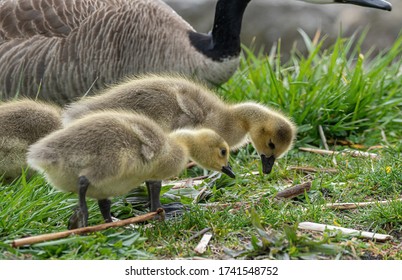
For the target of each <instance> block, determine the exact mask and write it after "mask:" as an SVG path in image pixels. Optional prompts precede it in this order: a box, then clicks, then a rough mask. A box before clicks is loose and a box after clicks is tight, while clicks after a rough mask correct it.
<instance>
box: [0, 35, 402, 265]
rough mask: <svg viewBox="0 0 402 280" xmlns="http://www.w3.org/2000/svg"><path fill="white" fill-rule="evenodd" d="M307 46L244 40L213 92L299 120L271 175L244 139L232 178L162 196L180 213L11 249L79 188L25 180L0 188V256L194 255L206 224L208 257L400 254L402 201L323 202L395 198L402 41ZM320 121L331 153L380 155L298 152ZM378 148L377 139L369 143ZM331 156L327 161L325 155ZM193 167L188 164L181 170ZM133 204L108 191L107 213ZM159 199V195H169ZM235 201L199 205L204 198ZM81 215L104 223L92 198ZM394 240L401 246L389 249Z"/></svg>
mask: <svg viewBox="0 0 402 280" xmlns="http://www.w3.org/2000/svg"><path fill="white" fill-rule="evenodd" d="M301 34H302V36H303V38H304V40H305V43H306V45H307V46H308V49H309V51H310V52H309V54H308V55H307V56H303V55H301V54H300V53H298V52H297V50H295V51H294V52H293V53H292V56H291V59H290V60H289V61H286V62H283V61H281V59H280V47H279V48H278V49H277V50H273V52H272V54H273V55H271V56H269V57H264V56H262V55H254V54H253V52H252V51H250V50H248V49H247V48H245V49H244V53H245V57H243V58H242V60H241V67H240V69H239V71H238V72H237V73H236V74H235V75H234V77H233V78H232V79H231V80H230V81H229V82H228V83H226V84H225V85H223V86H222V87H221V88H220V89H219V90H218V93H219V94H220V95H222V96H223V97H224V98H225V99H227V100H230V101H233V102H237V101H243V100H250V99H252V100H257V101H259V102H261V103H264V104H269V105H271V106H272V107H275V108H278V109H281V110H283V111H284V112H285V113H287V114H288V115H289V116H290V117H291V118H292V119H293V120H294V121H295V123H296V124H297V125H298V127H299V131H298V138H297V142H296V144H295V148H294V149H292V150H291V151H290V152H289V153H288V154H287V155H286V156H284V157H283V158H282V159H280V160H278V163H277V164H276V165H275V167H274V170H273V172H272V173H271V174H269V175H265V176H263V175H252V174H251V172H252V171H260V174H261V167H260V162H259V157H258V155H257V154H256V152H255V151H254V149H253V148H252V147H251V146H247V147H244V148H243V149H241V150H239V151H238V152H236V153H234V154H233V155H232V159H231V161H232V166H233V169H234V171H235V172H236V174H237V175H238V176H237V177H236V179H234V180H233V179H230V178H228V177H224V176H222V177H221V178H220V179H218V180H217V181H216V182H215V183H214V184H212V187H210V188H209V189H208V190H207V191H206V192H205V193H203V195H202V196H200V198H199V200H198V201H199V203H197V204H194V203H193V200H194V196H196V195H198V194H199V193H200V190H201V189H202V188H203V186H202V185H201V186H195V187H192V188H188V189H181V190H174V189H171V187H170V186H166V187H164V188H163V193H164V194H165V195H169V197H170V198H171V197H176V198H177V199H180V200H181V201H182V202H183V203H184V204H186V205H187V206H188V208H189V209H188V211H187V212H186V213H184V214H183V216H180V217H178V218H176V219H173V220H167V221H164V222H158V221H153V222H151V223H149V224H147V225H139V226H137V227H136V229H130V228H129V229H127V228H117V229H108V230H106V231H103V232H98V233H93V234H88V235H83V236H71V237H69V238H65V239H60V240H56V241H49V242H44V243H39V244H36V245H32V246H25V247H21V248H18V249H15V248H12V247H11V246H10V242H11V241H12V240H13V239H16V238H21V237H24V236H34V235H39V234H44V233H51V232H57V231H62V230H65V229H66V228H67V221H68V218H69V216H70V215H71V213H72V208H73V207H74V206H75V205H76V203H77V196H76V195H74V194H66V193H61V192H58V191H55V190H54V189H53V188H52V187H51V186H48V185H47V184H46V183H45V181H44V179H43V178H41V177H40V176H35V177H33V178H32V179H30V180H29V181H26V180H25V177H24V176H22V177H21V178H19V179H18V180H16V181H15V182H13V183H11V184H3V185H1V186H0V196H1V200H0V259H172V258H193V257H195V256H198V255H197V254H196V253H195V252H194V248H195V246H196V245H197V243H198V241H199V239H200V238H199V237H198V238H194V239H192V240H190V238H191V236H193V235H194V234H195V233H197V232H199V231H201V230H202V229H204V228H207V227H210V228H211V231H212V233H213V239H212V240H211V242H210V245H209V247H208V250H207V251H206V252H205V253H204V254H203V255H202V257H205V258H214V259H223V258H246V259H262V258H269V259H289V258H290V259H402V250H401V247H400V245H399V244H401V242H402V203H401V202H392V203H389V204H387V205H380V204H377V205H373V206H370V207H365V208H358V209H353V210H332V209H327V208H324V207H322V205H324V204H326V203H332V202H363V201H370V200H372V201H376V200H392V199H397V198H399V197H401V191H402V168H401V166H402V156H401V150H402V141H401V139H402V130H401V129H400V127H401V123H402V113H401V109H402V70H401V67H402V65H401V54H402V37H401V38H399V39H397V40H396V41H395V43H394V45H393V46H392V47H391V49H390V50H387V51H384V53H382V54H379V55H376V56H374V55H372V54H370V53H366V54H361V53H360V52H359V45H360V43H361V41H362V40H363V39H362V38H363V37H359V38H350V39H344V38H339V39H338V40H337V42H336V43H335V44H334V45H333V46H332V47H331V48H329V49H322V43H323V41H318V42H312V41H311V40H310V39H309V38H308V37H307V36H306V35H305V34H304V33H303V32H301ZM320 125H321V126H322V127H323V129H324V132H325V135H326V137H327V139H328V140H330V141H332V142H331V143H333V144H332V145H331V146H330V148H331V149H335V150H340V149H344V148H347V147H343V146H341V144H339V143H344V142H342V140H348V141H349V142H348V143H353V144H359V145H360V146H359V147H362V148H363V150H368V148H369V147H371V146H377V147H376V148H373V149H372V150H370V152H375V153H378V154H379V155H380V158H379V159H369V158H354V157H350V156H334V157H332V156H321V155H316V154H310V153H306V152H301V151H299V149H298V148H299V147H301V146H306V145H308V146H314V147H321V146H322V143H321V140H320V137H319V135H318V127H319V126H320ZM378 146H380V147H378ZM334 159H335V160H336V164H335V163H334ZM290 166H312V167H316V168H335V169H336V170H337V173H335V174H332V173H325V172H318V173H311V174H306V173H301V172H298V171H293V170H289V167H290ZM200 174H202V170H200V169H199V168H193V169H191V170H188V171H186V172H185V173H183V174H182V176H181V177H183V178H185V177H191V176H196V175H200ZM305 181H312V187H311V190H310V191H309V192H307V193H305V195H301V196H298V197H297V198H294V199H290V200H285V201H278V200H276V199H274V196H275V194H276V193H277V192H278V191H279V190H281V189H283V188H284V187H285V186H289V185H295V184H298V183H301V182H305ZM137 196H138V197H139V198H138V204H137V206H136V208H135V209H133V208H132V207H131V206H130V205H129V204H128V203H127V201H126V200H125V198H124V197H117V198H114V199H113V205H112V212H113V214H114V215H115V216H117V217H119V218H127V217H130V216H133V215H139V214H143V213H146V212H147V209H146V207H145V206H144V198H145V192H144V190H143V189H139V190H138V192H137ZM170 198H163V202H165V203H167V202H171V201H172V200H171V199H170ZM236 202H237V203H238V202H241V205H236V206H227V205H226V206H225V205H224V206H220V207H218V206H215V207H205V206H204V205H205V203H218V204H225V203H236ZM88 204H89V212H90V217H89V223H90V224H91V225H95V224H99V223H101V222H102V217H101V215H100V213H99V211H98V209H97V205H96V202H95V201H92V200H89V203H88ZM303 221H310V222H318V223H326V224H331V225H340V226H343V227H350V228H355V229H359V230H366V231H373V232H378V233H385V234H390V235H392V236H393V240H391V241H388V242H384V243H382V242H375V241H368V240H364V239H359V238H356V237H348V236H345V235H342V234H339V233H334V232H325V233H323V234H321V233H313V232H308V231H301V230H297V224H298V223H299V222H303ZM398 246H399V247H398Z"/></svg>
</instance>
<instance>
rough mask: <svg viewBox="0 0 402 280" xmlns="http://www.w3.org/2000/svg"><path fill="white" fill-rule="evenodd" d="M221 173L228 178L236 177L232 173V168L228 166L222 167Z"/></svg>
mask: <svg viewBox="0 0 402 280" xmlns="http://www.w3.org/2000/svg"><path fill="white" fill-rule="evenodd" d="M221 171H222V172H223V173H225V174H226V175H228V176H229V177H230V178H235V177H236V175H235V174H234V173H233V170H232V168H231V167H230V165H229V164H228V165H226V166H223V167H222V169H221Z"/></svg>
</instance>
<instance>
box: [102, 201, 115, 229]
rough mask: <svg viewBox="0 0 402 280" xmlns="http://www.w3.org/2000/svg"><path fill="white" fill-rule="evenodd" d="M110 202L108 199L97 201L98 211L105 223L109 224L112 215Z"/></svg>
mask: <svg viewBox="0 0 402 280" xmlns="http://www.w3.org/2000/svg"><path fill="white" fill-rule="evenodd" d="M111 204H112V202H111V201H110V200H109V199H100V200H98V206H99V210H100V211H101V213H102V216H103V219H105V223H111V222H113V220H112V215H111V214H110V205H111Z"/></svg>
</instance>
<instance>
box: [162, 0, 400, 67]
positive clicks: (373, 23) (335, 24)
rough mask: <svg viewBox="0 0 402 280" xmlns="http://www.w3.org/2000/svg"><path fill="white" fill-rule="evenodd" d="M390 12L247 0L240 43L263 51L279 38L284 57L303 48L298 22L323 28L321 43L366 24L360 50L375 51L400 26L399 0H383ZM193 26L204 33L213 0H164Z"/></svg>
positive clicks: (308, 29) (312, 30) (389, 40)
mask: <svg viewBox="0 0 402 280" xmlns="http://www.w3.org/2000/svg"><path fill="white" fill-rule="evenodd" d="M388 1H389V2H391V3H392V6H393V10H392V12H387V11H380V10H375V9H368V8H363V7H358V6H354V5H343V4H333V5H314V4H308V3H303V2H299V1H296V0H252V1H251V2H250V4H249V5H248V7H247V9H246V12H245V15H244V20H243V26H242V34H241V39H242V43H243V44H244V45H245V46H247V47H250V46H254V49H255V51H258V50H261V49H262V50H263V51H264V52H266V53H268V52H269V51H270V49H271V48H272V45H273V44H275V43H276V42H277V41H278V39H281V53H282V56H283V57H284V58H285V59H286V58H287V57H288V54H289V52H290V50H291V49H292V48H293V47H294V46H295V44H296V46H297V49H298V50H300V51H302V52H303V51H305V46H304V43H303V41H302V37H301V35H300V33H299V32H298V28H301V29H303V30H304V31H305V32H306V33H307V34H308V35H309V36H310V38H312V37H314V34H315V33H316V32H317V30H320V32H321V37H322V36H323V35H324V34H326V35H327V36H328V38H327V39H326V41H325V44H326V45H331V44H332V43H333V42H334V40H335V38H336V37H337V36H338V34H340V32H342V34H343V36H350V35H352V34H353V33H355V32H356V31H357V32H360V33H361V32H362V31H363V30H364V29H365V28H369V31H368V34H367V36H366V39H365V41H364V43H363V45H362V51H363V53H365V52H367V50H369V49H371V48H375V50H376V52H378V51H379V50H384V49H386V48H388V47H389V46H391V45H392V43H393V42H394V41H395V39H396V38H397V37H398V34H399V33H400V32H401V30H402V0H388ZM165 2H166V3H167V4H169V5H170V6H171V7H172V8H173V9H174V10H175V11H176V12H177V13H178V14H179V15H181V16H182V17H183V18H184V19H185V20H186V21H188V22H189V23H190V24H191V25H192V26H193V27H194V28H195V29H196V30H197V31H199V32H205V33H207V32H208V31H210V29H211V28H212V23H213V18H214V15H215V5H216V2H217V0H165Z"/></svg>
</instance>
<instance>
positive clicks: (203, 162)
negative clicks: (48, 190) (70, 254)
mask: <svg viewBox="0 0 402 280" xmlns="http://www.w3.org/2000/svg"><path fill="white" fill-rule="evenodd" d="M27 158H28V164H29V165H30V166H31V167H32V168H33V169H35V170H38V171H41V172H43V173H44V174H45V177H46V178H47V180H48V181H49V182H50V183H51V184H52V185H53V186H54V187H55V188H57V189H59V190H62V191H66V192H75V193H78V195H79V204H78V207H77V209H76V210H75V213H74V214H73V215H72V216H71V218H70V220H69V228H70V229H73V228H79V227H84V226H87V224H88V209H87V205H86V196H88V197H92V198H95V199H97V200H98V205H99V209H100V211H101V213H102V216H103V218H104V219H105V221H106V222H111V221H112V218H111V214H110V205H111V202H110V200H109V198H110V197H113V196H117V195H122V194H126V193H128V192H129V191H130V190H132V189H133V188H135V187H137V186H138V185H140V184H141V183H142V182H144V181H147V180H163V179H166V178H168V177H171V176H174V175H177V174H178V173H179V172H180V171H181V170H183V169H184V168H185V166H186V163H187V161H188V160H189V159H190V158H191V159H192V160H194V161H195V162H197V163H198V164H199V165H200V166H203V167H204V168H206V169H211V170H216V171H222V172H224V173H227V174H228V175H230V176H232V177H233V176H234V174H233V172H232V170H231V169H230V167H229V165H228V159H229V146H228V144H227V143H226V142H225V141H224V140H223V138H222V137H220V136H219V135H218V134H217V133H215V132H214V131H213V130H210V129H199V130H190V129H182V130H176V131H173V132H171V133H169V134H167V133H165V132H164V131H163V130H162V129H161V128H160V127H159V126H158V125H157V124H156V123H155V122H154V121H152V120H151V119H149V118H148V117H146V116H143V115H140V114H135V113H131V112H124V111H104V112H98V113H94V114H90V115H88V116H86V117H83V118H82V119H80V120H77V121H75V122H74V123H72V124H71V125H68V126H66V127H65V128H63V129H61V130H58V131H55V132H53V133H51V134H50V135H48V136H46V137H44V138H43V139H41V140H39V141H38V142H36V143H35V144H33V145H31V146H30V147H29V150H28V155H27Z"/></svg>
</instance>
